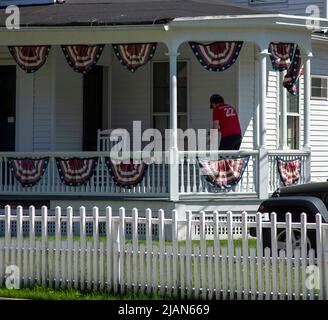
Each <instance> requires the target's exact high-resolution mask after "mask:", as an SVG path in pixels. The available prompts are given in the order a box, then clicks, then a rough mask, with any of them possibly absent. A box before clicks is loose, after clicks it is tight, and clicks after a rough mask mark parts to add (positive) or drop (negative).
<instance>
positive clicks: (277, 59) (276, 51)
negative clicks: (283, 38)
mask: <svg viewBox="0 0 328 320" xmlns="http://www.w3.org/2000/svg"><path fill="white" fill-rule="evenodd" d="M294 47H295V45H294V43H284V42H279V43H276V42H271V43H270V45H269V53H270V58H271V63H272V68H273V70H276V71H285V70H288V68H289V66H290V64H291V63H292V59H293V55H294Z"/></svg>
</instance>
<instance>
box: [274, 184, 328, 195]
mask: <svg viewBox="0 0 328 320" xmlns="http://www.w3.org/2000/svg"><path fill="white" fill-rule="evenodd" d="M313 192H315V193H317V192H328V182H316V183H307V184H301V185H297V186H290V187H282V188H280V190H279V193H280V194H297V193H313Z"/></svg>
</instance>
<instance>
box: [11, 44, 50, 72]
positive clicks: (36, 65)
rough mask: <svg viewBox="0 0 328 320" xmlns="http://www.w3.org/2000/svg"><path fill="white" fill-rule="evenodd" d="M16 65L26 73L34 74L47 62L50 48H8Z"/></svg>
mask: <svg viewBox="0 0 328 320" xmlns="http://www.w3.org/2000/svg"><path fill="white" fill-rule="evenodd" d="M8 48H9V51H10V53H11V55H12V56H13V58H14V59H15V61H16V63H17V64H18V65H19V67H20V68H21V69H23V70H24V71H25V72H26V73H34V72H36V71H37V70H39V69H40V68H41V67H42V66H43V65H44V64H45V62H46V60H47V58H48V55H49V52H50V46H23V47H15V46H10V47H8Z"/></svg>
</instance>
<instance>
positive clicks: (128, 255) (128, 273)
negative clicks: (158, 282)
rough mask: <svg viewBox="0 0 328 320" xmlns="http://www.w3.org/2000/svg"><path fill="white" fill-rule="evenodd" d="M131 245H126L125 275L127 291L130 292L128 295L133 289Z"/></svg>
mask: <svg viewBox="0 0 328 320" xmlns="http://www.w3.org/2000/svg"><path fill="white" fill-rule="evenodd" d="M131 252H132V249H131V244H130V243H128V244H127V245H126V266H125V268H124V269H125V270H124V272H125V274H126V289H127V291H128V293H131V288H132V283H131V272H132V270H133V269H132V270H131Z"/></svg>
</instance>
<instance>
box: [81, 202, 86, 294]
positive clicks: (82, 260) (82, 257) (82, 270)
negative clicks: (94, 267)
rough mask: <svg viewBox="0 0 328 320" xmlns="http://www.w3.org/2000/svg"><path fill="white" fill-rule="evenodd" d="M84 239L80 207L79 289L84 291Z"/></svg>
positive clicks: (83, 213)
mask: <svg viewBox="0 0 328 320" xmlns="http://www.w3.org/2000/svg"><path fill="white" fill-rule="evenodd" d="M85 237H86V229H85V207H80V246H81V251H80V288H81V290H84V287H85V274H86V269H85V249H86V247H85Z"/></svg>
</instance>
